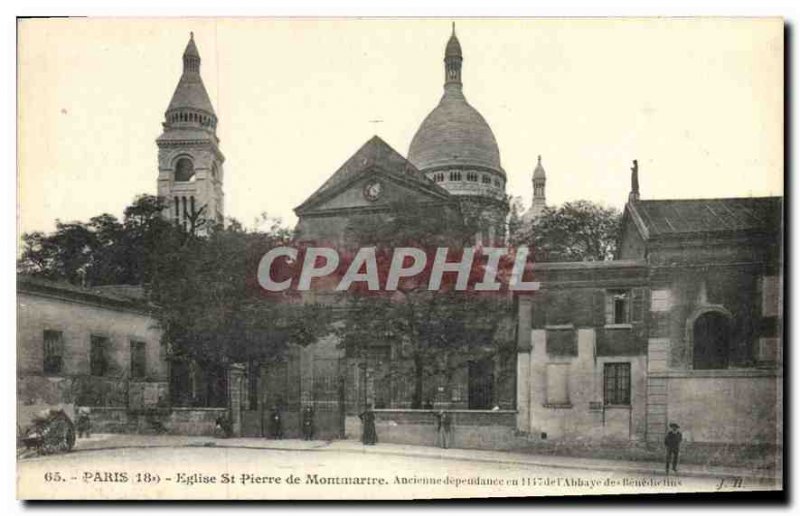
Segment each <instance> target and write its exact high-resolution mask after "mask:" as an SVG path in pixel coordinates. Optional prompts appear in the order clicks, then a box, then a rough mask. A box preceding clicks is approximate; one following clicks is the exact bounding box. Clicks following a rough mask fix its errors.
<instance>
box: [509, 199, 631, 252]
mask: <svg viewBox="0 0 800 516" xmlns="http://www.w3.org/2000/svg"><path fill="white" fill-rule="evenodd" d="M620 221H621V217H620V213H619V212H618V211H617V210H615V209H613V208H606V207H604V206H601V205H599V204H596V203H593V202H590V201H585V200H581V201H573V202H567V203H565V204H564V205H562V206H560V207H558V208H551V207H548V208H545V210H544V212H543V213H542V215H541V216H540V217H539V218H538V219H536V220H535V221H534V222H533V223H532V224H531V225H529V226H527V227H524V226H523V227H522V228H520V230H519V231H517V232H516V233H515V234H514V236H513V237H512V238H513V243H514V244H516V245H528V246H529V247H531V248H532V250H533V252H534V259H535V260H536V261H540V262H579V261H602V260H610V259H612V258H613V256H614V253H615V251H616V245H617V237H618V233H619V227H620Z"/></svg>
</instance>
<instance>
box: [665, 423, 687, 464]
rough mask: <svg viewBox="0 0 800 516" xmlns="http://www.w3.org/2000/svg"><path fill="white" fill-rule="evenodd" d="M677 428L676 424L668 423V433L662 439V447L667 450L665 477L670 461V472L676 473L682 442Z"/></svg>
mask: <svg viewBox="0 0 800 516" xmlns="http://www.w3.org/2000/svg"><path fill="white" fill-rule="evenodd" d="M679 428H680V427H679V426H678V423H670V424H669V432H667V435H666V436H665V437H664V446H665V447H666V448H667V475H669V463H670V461H671V462H672V471H674V472H675V473H677V472H678V451H680V448H681V441H682V440H683V436H682V435H681V433H680V431H679V430H678V429H679Z"/></svg>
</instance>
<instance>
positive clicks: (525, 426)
mask: <svg viewBox="0 0 800 516" xmlns="http://www.w3.org/2000/svg"><path fill="white" fill-rule="evenodd" d="M518 301H519V312H518V314H517V430H518V431H520V432H529V431H530V427H531V412H530V405H531V400H530V392H531V390H530V381H531V325H532V323H533V300H532V298H531V297H530V296H522V295H520V296H519V298H518Z"/></svg>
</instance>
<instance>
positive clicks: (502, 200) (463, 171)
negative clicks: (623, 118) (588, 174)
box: [295, 25, 543, 245]
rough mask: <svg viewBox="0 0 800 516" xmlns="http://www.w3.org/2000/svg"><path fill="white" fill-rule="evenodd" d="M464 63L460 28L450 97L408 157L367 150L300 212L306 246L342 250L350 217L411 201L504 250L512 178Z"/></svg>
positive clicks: (379, 144) (380, 147)
mask: <svg viewBox="0 0 800 516" xmlns="http://www.w3.org/2000/svg"><path fill="white" fill-rule="evenodd" d="M463 63H464V56H463V53H462V50H461V43H460V42H459V40H458V37H456V33H455V25H454V26H453V33H452V35H451V36H450V39H449V40H448V42H447V45H446V46H445V52H444V92H443V94H442V97H441V99H440V100H439V103H438V104H437V105H436V107H435V108H434V109H433V110H432V111H431V112H430V113H429V114H428V116H427V117H425V119H424V120H423V121H422V124H420V126H419V129H417V132H416V134H415V135H414V137H413V138H412V140H411V145H410V146H409V149H408V155H407V157H403V155H402V154H400V153H399V152H397V151H395V150H394V149H392V148H391V147H390V146H389V145H388V144H387V143H386V142H384V141H383V140H381V139H380V138H379V137H377V136H376V137H374V138H373V139H371V140H370V141H369V142H367V143H366V144H365V145H364V146H363V147H362V148H361V149H360V150H359V151H358V152H356V154H355V155H353V157H351V158H350V159H349V160H348V161H347V162H346V163H345V164H344V165H343V166H342V167H340V169H339V170H337V171H336V172H335V173H334V174H333V175H332V176H331V177H330V178H329V179H328V180H327V181H326V182H325V183H324V184H323V185H322V186H321V187H319V188H318V189H317V190H316V191H315V192H314V193H313V194H311V196H309V198H308V199H306V200H305V201H304V202H303V203H302V204H300V205H299V206H298V207H297V208H295V213H296V214H297V217H298V219H299V221H298V224H297V235H298V238H299V239H300V240H326V241H333V242H343V241H345V240H346V236H345V228H346V225H347V220H348V218H349V217H350V216H351V215H352V214H354V213H363V212H370V211H371V212H375V211H381V210H385V209H387V208H388V206H389V205H390V204H391V203H392V201H396V200H398V199H399V198H404V199H406V200H407V199H408V198H413V199H414V200H415V201H417V202H424V203H426V204H430V203H434V204H436V205H439V206H447V207H448V208H447V209H455V210H459V211H460V212H461V214H462V216H464V217H467V218H469V219H470V220H473V221H475V223H476V226H477V227H478V228H479V230H478V232H477V234H476V235H475V243H476V244H484V245H487V244H489V243H498V242H504V240H505V224H506V216H507V215H508V202H507V200H506V172H505V170H503V167H502V165H501V163H500V150H499V148H498V146H497V140H496V139H495V136H494V133H493V132H492V129H491V127H490V126H489V124H488V123H487V122H486V120H485V119H484V118H483V116H482V115H481V114H480V113H479V112H478V111H477V110H476V109H475V108H474V107H472V106H471V105H470V104H469V102H467V98H466V96H465V95H464V84H463V81H462V64H463ZM542 195H543V191H542Z"/></svg>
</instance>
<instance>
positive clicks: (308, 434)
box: [303, 405, 314, 441]
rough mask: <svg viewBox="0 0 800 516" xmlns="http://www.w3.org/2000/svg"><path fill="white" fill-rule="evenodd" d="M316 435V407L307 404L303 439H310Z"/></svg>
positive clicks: (304, 410)
mask: <svg viewBox="0 0 800 516" xmlns="http://www.w3.org/2000/svg"><path fill="white" fill-rule="evenodd" d="M313 437H314V407H312V406H311V405H307V406H306V407H305V408H304V409H303V439H305V440H306V441H310V440H311V439H312V438H313Z"/></svg>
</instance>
